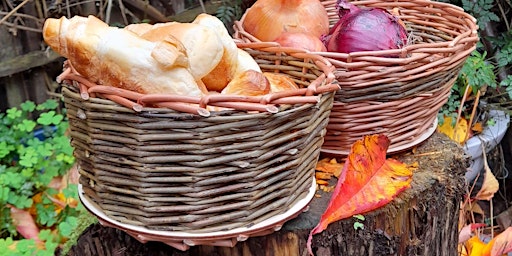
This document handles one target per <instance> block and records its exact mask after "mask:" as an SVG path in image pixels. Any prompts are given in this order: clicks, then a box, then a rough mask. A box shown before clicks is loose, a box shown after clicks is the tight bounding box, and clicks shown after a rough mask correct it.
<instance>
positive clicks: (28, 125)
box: [15, 119, 37, 132]
mask: <svg viewBox="0 0 512 256" xmlns="http://www.w3.org/2000/svg"><path fill="white" fill-rule="evenodd" d="M36 125H37V124H36V122H34V121H32V120H26V119H25V120H23V121H21V123H20V124H18V125H16V126H15V128H16V130H20V131H22V132H32V131H33V130H34V128H35V127H36Z"/></svg>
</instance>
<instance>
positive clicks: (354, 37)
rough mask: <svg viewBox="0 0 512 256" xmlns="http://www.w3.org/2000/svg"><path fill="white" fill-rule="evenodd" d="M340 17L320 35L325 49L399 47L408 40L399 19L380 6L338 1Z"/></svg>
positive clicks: (331, 50) (349, 51) (335, 50)
mask: <svg viewBox="0 0 512 256" xmlns="http://www.w3.org/2000/svg"><path fill="white" fill-rule="evenodd" d="M338 13H339V16H340V19H339V20H338V22H337V23H336V24H335V25H334V26H333V27H332V28H331V30H330V32H329V35H327V36H325V37H323V38H322V40H323V41H324V43H325V44H326V47H327V51H330V52H340V53H351V52H359V51H378V50H390V49H399V48H402V47H403V46H405V44H406V43H407V30H406V29H405V27H404V26H403V25H401V23H400V20H399V19H398V18H397V17H396V16H394V15H392V14H391V13H389V12H388V11H387V10H385V9H381V8H359V7H357V6H355V5H353V4H351V3H348V2H345V0H341V1H339V2H338Z"/></svg>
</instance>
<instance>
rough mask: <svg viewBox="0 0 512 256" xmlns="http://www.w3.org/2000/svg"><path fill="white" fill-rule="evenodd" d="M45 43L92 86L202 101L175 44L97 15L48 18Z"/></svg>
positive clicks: (180, 52)
mask: <svg viewBox="0 0 512 256" xmlns="http://www.w3.org/2000/svg"><path fill="white" fill-rule="evenodd" d="M43 37H44V40H45V42H46V43H47V44H48V45H49V46H50V47H51V48H52V49H53V50H54V51H56V52H57V53H59V54H60V55H62V56H64V57H66V58H67V59H68V60H69V61H70V62H71V64H72V66H73V67H74V68H75V69H76V70H77V72H79V73H80V74H81V75H83V76H84V77H86V78H88V79H89V80H90V81H91V82H94V83H97V84H103V85H110V86H116V87H120V88H124V89H128V90H132V91H136V92H140V93H172V94H178V95H188V96H197V97H199V96H201V95H202V93H201V90H200V89H199V87H198V85H197V83H196V82H195V79H194V77H193V76H192V74H191V73H190V71H189V62H188V59H187V55H186V53H185V52H183V51H180V49H179V47H176V42H175V41H172V40H163V41H159V42H151V41H148V40H145V39H142V38H141V37H139V36H137V35H136V34H135V33H133V32H130V31H128V30H124V29H119V28H116V27H111V26H108V24H106V23H104V22H103V21H101V20H99V19H98V18H96V17H94V16H88V17H87V18H86V17H80V16H75V17H73V18H71V19H67V18H65V17H62V18H60V19H53V18H50V19H47V20H46V21H45V24H44V26H43Z"/></svg>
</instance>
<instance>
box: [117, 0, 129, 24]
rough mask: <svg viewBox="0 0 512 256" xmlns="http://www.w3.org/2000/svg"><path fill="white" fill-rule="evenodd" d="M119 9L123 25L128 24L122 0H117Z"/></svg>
mask: <svg viewBox="0 0 512 256" xmlns="http://www.w3.org/2000/svg"><path fill="white" fill-rule="evenodd" d="M118 4H119V10H121V16H122V17H123V21H124V24H125V25H128V19H127V18H126V12H125V10H126V8H125V7H124V4H123V0H118Z"/></svg>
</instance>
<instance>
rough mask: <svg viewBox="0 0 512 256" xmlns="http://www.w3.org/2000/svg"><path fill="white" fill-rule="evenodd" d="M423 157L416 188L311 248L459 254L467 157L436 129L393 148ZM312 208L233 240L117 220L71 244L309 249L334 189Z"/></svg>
mask: <svg viewBox="0 0 512 256" xmlns="http://www.w3.org/2000/svg"><path fill="white" fill-rule="evenodd" d="M396 157H397V158H398V159H400V160H401V161H403V162H405V163H408V164H411V163H414V162H418V164H419V168H418V170H417V171H415V172H414V176H413V182H412V184H411V188H410V189H408V190H406V191H404V192H403V193H401V194H400V195H399V196H398V197H397V198H396V199H395V200H394V201H393V202H391V203H389V204H387V205H386V206H384V207H382V208H380V209H378V210H376V211H373V212H370V213H366V214H364V216H365V220H364V221H362V222H361V221H359V222H361V223H362V224H363V225H364V229H355V228H354V223H355V222H356V221H358V220H357V219H355V218H352V219H345V220H342V221H337V222H335V223H332V224H331V225H329V227H328V228H327V230H325V231H324V232H322V233H320V234H317V235H315V236H314V237H313V250H314V251H315V254H316V255H318V256H323V255H355V256H362V255H425V256H426V255H429V256H431V255H454V256H455V255H458V253H457V242H458V241H457V240H458V227H457V223H458V216H459V205H460V202H461V199H462V195H463V194H464V191H465V190H464V186H465V185H464V182H465V181H464V173H465V171H466V168H467V167H468V166H469V158H467V157H466V156H465V155H464V151H463V150H462V148H461V147H460V146H458V145H457V144H455V143H454V142H452V141H450V140H449V139H448V138H447V137H445V136H444V135H440V134H438V133H434V135H432V136H431V137H430V138H429V139H428V140H427V141H425V142H424V143H423V144H422V145H420V146H419V147H418V148H417V149H416V150H414V153H412V152H409V151H408V152H403V153H402V154H400V155H397V156H396ZM318 193H319V194H320V196H321V197H315V198H314V199H313V200H312V202H311V204H310V207H309V211H307V212H304V213H302V214H300V215H299V216H298V217H297V218H295V219H293V220H291V221H289V222H287V223H286V224H285V225H284V226H283V228H282V229H281V230H279V231H277V232H274V233H272V234H270V235H266V236H259V237H251V238H249V239H248V240H247V241H244V242H238V243H237V244H236V245H235V246H234V247H232V248H231V247H214V246H192V247H191V248H190V249H189V250H187V251H179V250H177V249H175V248H173V247H170V246H168V245H166V244H164V243H160V242H148V243H140V242H139V241H137V240H136V239H134V238H133V237H131V236H129V235H127V234H126V233H124V232H122V231H120V230H117V229H115V228H109V227H103V226H101V225H100V224H95V225H92V226H90V227H88V228H87V229H86V230H85V231H84V232H83V233H82V235H81V236H80V238H79V239H78V241H77V244H76V245H75V246H73V247H72V249H71V250H70V252H69V253H68V256H75V255H86V256H89V255H94V256H101V255H174V256H185V255H212V256H214V255H219V256H220V255H223V256H238V255H244V256H247V255H258V256H259V255H283V256H289V255H307V251H306V240H307V237H308V234H309V232H310V231H311V229H313V227H314V226H316V224H317V223H318V221H319V219H320V216H321V215H322V213H323V212H324V210H325V208H326V207H327V204H328V201H329V199H330V194H328V193H324V192H318Z"/></svg>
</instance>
